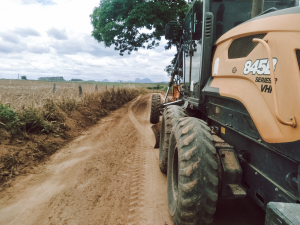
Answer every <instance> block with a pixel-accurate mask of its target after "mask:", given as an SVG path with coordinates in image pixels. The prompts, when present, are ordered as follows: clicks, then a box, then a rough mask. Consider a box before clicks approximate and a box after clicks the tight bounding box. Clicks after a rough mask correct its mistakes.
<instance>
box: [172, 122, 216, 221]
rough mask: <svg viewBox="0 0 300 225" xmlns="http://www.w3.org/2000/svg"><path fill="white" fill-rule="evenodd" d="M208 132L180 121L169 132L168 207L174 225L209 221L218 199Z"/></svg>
mask: <svg viewBox="0 0 300 225" xmlns="http://www.w3.org/2000/svg"><path fill="white" fill-rule="evenodd" d="M212 141H213V139H212V136H211V134H210V129H209V127H208V126H207V125H206V123H205V122H204V121H202V120H198V119H196V118H191V117H188V118H182V119H179V121H178V123H177V124H176V125H175V126H174V128H173V129H172V133H171V137H170V145H169V156H168V207H169V213H170V215H171V217H172V218H173V220H174V222H175V224H176V225H183V224H189V225H192V224H193V225H194V224H197V225H201V224H208V223H211V222H212V221H213V216H214V213H215V211H216V201H217V199H218V164H217V155H216V149H215V147H214V144H213V142H212Z"/></svg>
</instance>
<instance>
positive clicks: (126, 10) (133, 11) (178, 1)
mask: <svg viewBox="0 0 300 225" xmlns="http://www.w3.org/2000/svg"><path fill="white" fill-rule="evenodd" d="M188 7H189V5H188V3H187V2H186V1H185V0H101V1H100V6H99V7H95V8H94V10H93V13H92V14H91V15H90V18H91V23H92V25H93V31H92V36H93V37H94V38H95V39H96V40H97V41H99V42H104V44H105V46H106V47H110V46H111V45H114V46H115V50H118V51H119V53H120V55H123V54H124V52H128V54H130V53H131V52H132V51H137V50H138V48H141V47H142V48H147V49H152V48H154V47H156V46H158V45H159V41H160V40H161V36H163V35H164V33H165V25H166V24H167V23H168V22H169V21H176V22H178V23H181V22H182V21H183V20H184V18H185V13H186V11H187V10H188ZM180 36H181V34H178V35H177V37H175V38H174V39H173V40H171V41H168V43H167V45H166V46H165V49H170V48H171V46H172V45H175V46H176V47H177V48H178V44H179V40H180Z"/></svg>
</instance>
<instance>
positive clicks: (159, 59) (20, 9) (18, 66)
mask: <svg viewBox="0 0 300 225" xmlns="http://www.w3.org/2000/svg"><path fill="white" fill-rule="evenodd" d="M99 3H100V0H85V1H83V0H1V7H0V79H2V78H6V79H9V78H11V79H17V78H18V74H19V75H20V76H21V75H22V76H27V79H32V80H37V79H38V78H39V77H47V76H63V77H64V79H65V80H70V79H72V78H74V79H83V80H96V81H102V80H104V79H107V80H109V81H118V80H123V81H128V80H135V79H136V78H140V79H143V78H149V79H151V80H152V81H154V82H160V81H168V80H169V79H168V76H167V73H166V72H165V71H164V68H165V67H166V66H167V65H169V64H170V62H171V60H172V58H173V56H174V54H175V51H176V50H175V48H172V49H171V50H167V51H165V50H164V45H165V43H166V41H165V40H164V38H162V41H161V42H160V46H159V47H157V48H155V49H152V50H146V49H139V51H137V52H132V53H131V55H127V54H124V56H120V55H119V52H118V51H115V50H114V48H113V46H112V47H111V48H105V46H104V44H103V43H99V42H97V41H96V40H95V39H94V38H93V37H92V36H91V32H92V29H93V28H92V25H91V23H90V17H89V15H90V14H91V13H92V11H93V9H94V7H97V6H99Z"/></svg>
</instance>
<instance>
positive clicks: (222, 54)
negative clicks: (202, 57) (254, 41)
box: [210, 14, 300, 143]
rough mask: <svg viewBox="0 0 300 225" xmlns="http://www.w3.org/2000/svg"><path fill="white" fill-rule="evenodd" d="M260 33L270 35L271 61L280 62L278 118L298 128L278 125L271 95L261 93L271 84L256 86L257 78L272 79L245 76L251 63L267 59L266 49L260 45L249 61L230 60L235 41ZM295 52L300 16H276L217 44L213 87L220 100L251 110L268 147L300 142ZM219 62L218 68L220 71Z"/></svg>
mask: <svg viewBox="0 0 300 225" xmlns="http://www.w3.org/2000/svg"><path fill="white" fill-rule="evenodd" d="M258 33H267V35H266V36H265V37H264V38H263V39H264V40H268V45H269V46H270V49H271V53H272V58H277V60H278V62H277V64H276V69H275V77H276V78H277V82H276V87H277V96H278V108H279V115H280V117H281V118H282V119H284V120H286V121H289V119H290V117H291V116H295V118H296V121H297V127H296V128H293V127H291V126H286V125H283V124H281V123H279V122H278V121H277V119H276V117H275V113H274V102H273V96H272V95H273V94H272V92H271V93H268V92H262V85H271V84H270V83H262V82H256V81H257V79H258V78H270V75H258V74H255V75H252V73H249V74H248V75H245V74H244V67H245V63H246V62H247V61H248V60H251V61H252V63H254V62H255V61H256V60H259V59H265V58H267V51H266V48H265V47H264V46H263V45H262V44H258V45H257V46H256V47H255V48H254V50H253V51H252V52H251V53H250V54H249V55H248V56H247V57H244V58H237V59H229V58H228V48H229V46H230V44H231V43H232V41H233V40H234V39H237V38H240V37H245V36H249V35H253V34H258ZM296 49H300V15H299V14H291V15H281V16H273V17H269V18H264V19H259V20H254V21H251V22H248V23H245V24H242V25H240V26H238V27H236V28H234V29H232V30H231V31H229V32H227V33H226V34H224V35H223V36H222V37H221V38H220V39H219V40H218V42H217V50H216V52H215V56H214V59H213V65H212V71H213V73H215V74H213V76H214V79H213V81H212V83H211V85H210V86H211V87H216V88H219V93H220V95H221V96H225V97H230V98H234V99H237V100H239V101H240V102H241V103H242V104H243V105H244V106H245V107H246V109H247V110H248V112H249V114H250V116H251V118H252V119H253V122H254V123H255V125H256V127H257V129H258V131H259V133H260V135H261V137H262V138H263V139H264V141H266V142H269V143H282V142H293V141H297V140H300V72H299V66H298V62H297V58H296V53H295V51H296ZM216 61H218V64H219V65H218V67H217V71H216V66H215V63H216ZM234 68H235V69H234ZM216 72H217V73H216ZM257 77H258V78H257Z"/></svg>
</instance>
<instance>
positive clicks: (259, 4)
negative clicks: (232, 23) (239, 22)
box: [251, 0, 264, 18]
mask: <svg viewBox="0 0 300 225" xmlns="http://www.w3.org/2000/svg"><path fill="white" fill-rule="evenodd" d="M263 10H264V0H253V3H252V13H251V18H253V17H256V16H257V15H259V14H261V13H262V12H263Z"/></svg>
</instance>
